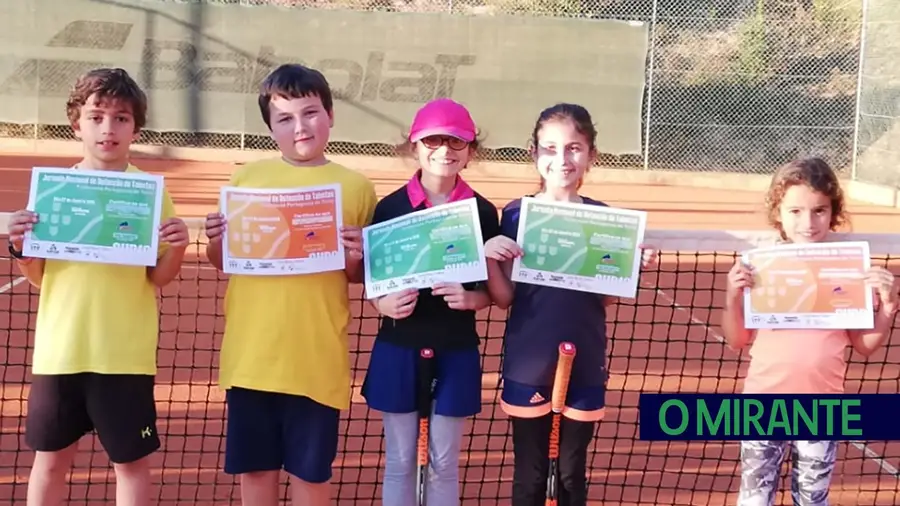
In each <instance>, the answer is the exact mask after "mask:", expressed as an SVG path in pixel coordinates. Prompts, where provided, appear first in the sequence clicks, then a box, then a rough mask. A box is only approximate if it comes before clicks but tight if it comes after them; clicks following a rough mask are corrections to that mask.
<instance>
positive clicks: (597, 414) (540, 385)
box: [485, 104, 656, 506]
mask: <svg viewBox="0 0 900 506" xmlns="http://www.w3.org/2000/svg"><path fill="white" fill-rule="evenodd" d="M596 136H597V132H596V130H595V129H594V125H593V122H592V121H591V116H590V113H588V111H587V110H586V109H584V108H583V107H581V106H579V105H574V104H558V105H555V106H553V107H550V108H548V109H546V110H544V111H543V112H541V115H540V117H539V118H538V121H537V124H536V125H535V127H534V132H533V134H532V150H533V156H534V159H535V163H536V165H537V170H538V172H539V173H540V176H541V188H540V191H539V192H538V193H537V194H535V195H533V197H535V198H537V199H542V200H547V201H554V202H576V203H582V204H588V205H595V206H605V205H606V204H604V203H603V202H600V201H596V200H593V199H590V198H588V197H583V196H581V195H579V194H578V190H579V188H580V187H581V183H582V180H583V177H584V174H585V172H586V171H587V170H588V169H589V168H590V166H591V164H592V163H593V161H594V160H595V158H596V149H595V138H596ZM520 205H521V200H520V199H517V200H514V201H512V202H510V203H509V204H507V206H506V207H505V208H504V209H503V215H502V217H501V219H500V233H501V235H499V236H497V237H495V238H493V239H491V240H489V241H488V242H487V243H486V244H485V255H486V256H487V257H488V272H489V273H490V280H489V281H488V290H489V291H490V293H491V298H492V299H493V300H494V302H495V303H496V304H497V305H498V306H499V307H500V308H503V309H506V308H507V307H510V306H511V309H510V313H509V317H508V319H507V324H506V335H505V337H504V352H503V353H504V356H503V393H502V397H501V406H502V408H503V410H504V411H505V412H506V413H507V414H508V415H509V416H510V418H511V420H512V429H513V453H514V461H515V463H514V474H513V505H514V506H541V505H543V504H544V499H545V497H546V485H547V470H548V467H549V465H548V453H549V437H550V424H551V420H552V418H551V414H550V395H551V390H552V384H553V377H554V374H555V370H556V362H557V357H558V353H557V349H558V347H559V344H560V343H561V342H563V341H569V342H572V343H573V344H575V347H576V349H577V355H576V357H575V361H574V363H573V367H572V375H571V379H570V383H569V389H568V394H567V397H566V408H565V410H564V411H563V419H562V426H561V429H560V431H561V440H560V455H559V473H560V480H559V484H560V486H559V504H560V506H582V505H585V504H586V503H587V484H586V483H587V479H586V478H587V477H586V475H587V470H586V463H587V448H588V444H589V443H590V442H591V439H592V438H593V436H594V428H595V424H596V422H597V421H598V420H600V419H601V418H603V409H604V404H605V403H604V398H605V394H606V379H607V373H606V342H607V339H606V337H607V336H606V308H607V306H609V305H610V304H612V303H613V302H614V299H613V297H609V296H604V295H598V294H592V293H586V292H580V291H575V290H566V289H562V288H552V287H544V286H537V285H531V284H525V283H519V284H515V283H513V282H512V281H510V271H511V269H512V261H513V260H514V259H515V257H517V256H521V255H523V254H524V253H523V251H522V248H520V247H519V245H518V244H517V243H516V232H517V230H518V227H519V213H520ZM642 249H643V255H642V267H643V268H647V267H649V266H650V265H652V264H653V263H655V261H656V252H655V251H653V249H652V248H650V247H645V246H643V245H642ZM497 274H501V275H497Z"/></svg>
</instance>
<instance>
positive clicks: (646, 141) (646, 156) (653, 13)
mask: <svg viewBox="0 0 900 506" xmlns="http://www.w3.org/2000/svg"><path fill="white" fill-rule="evenodd" d="M658 9H659V3H658V0H653V10H652V11H651V13H650V41H649V42H650V61H649V62H648V66H649V69H648V71H647V112H646V116H645V117H644V170H650V118H651V113H652V111H653V68H654V65H655V62H656V58H655V57H656V16H657V12H659V11H658Z"/></svg>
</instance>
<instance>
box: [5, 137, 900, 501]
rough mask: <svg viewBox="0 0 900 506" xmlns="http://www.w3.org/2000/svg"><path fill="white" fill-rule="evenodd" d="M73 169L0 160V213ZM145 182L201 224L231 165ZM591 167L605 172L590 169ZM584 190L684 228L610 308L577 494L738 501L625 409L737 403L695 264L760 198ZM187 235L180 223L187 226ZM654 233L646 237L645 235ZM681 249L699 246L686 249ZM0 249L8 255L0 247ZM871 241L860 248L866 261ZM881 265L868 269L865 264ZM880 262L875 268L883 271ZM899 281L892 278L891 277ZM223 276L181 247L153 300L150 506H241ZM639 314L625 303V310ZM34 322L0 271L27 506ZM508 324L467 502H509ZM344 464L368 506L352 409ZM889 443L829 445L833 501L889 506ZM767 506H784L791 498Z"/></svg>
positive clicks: (50, 162) (893, 380)
mask: <svg viewBox="0 0 900 506" xmlns="http://www.w3.org/2000/svg"><path fill="white" fill-rule="evenodd" d="M74 161H75V160H74V159H69V158H63V157H49V156H48V157H35V156H29V155H7V156H0V167H2V168H0V202H2V208H0V211H12V210H14V209H18V208H21V207H23V206H24V204H25V202H26V201H27V188H28V181H29V175H30V168H31V167H32V166H35V165H42V166H68V165H70V164H71V163H73V162H74ZM135 163H136V164H137V165H138V166H140V167H142V168H143V169H144V170H147V171H150V172H154V173H158V174H163V175H164V176H165V177H166V181H167V186H168V187H169V190H170V192H171V194H172V195H173V197H174V199H175V201H176V205H177V207H178V209H179V212H180V213H181V214H182V215H183V216H185V217H198V216H202V215H203V214H204V213H206V212H207V211H209V210H211V209H213V208H214V206H215V203H216V192H217V190H218V187H219V186H221V185H222V184H225V183H226V182H227V178H228V175H229V173H230V171H231V170H232V169H233V166H231V165H229V164H222V163H207V162H187V161H172V160H167V161H161V160H150V159H148V160H142V159H138V160H135ZM358 168H359V169H361V170H363V172H365V173H366V174H367V175H368V176H369V177H370V178H371V179H372V180H373V181H374V182H375V183H376V189H377V191H378V193H379V196H383V195H384V194H386V192H388V191H390V190H393V189H395V188H396V187H398V186H400V185H401V184H403V182H404V178H405V175H404V173H403V169H402V168H401V169H399V170H396V171H370V170H366V168H365V167H358ZM597 170H602V169H597ZM469 181H470V183H471V184H472V185H473V186H474V187H475V189H476V190H477V191H479V192H480V193H482V194H483V195H485V196H486V197H488V198H489V199H491V200H492V201H493V202H494V203H495V204H496V205H497V207H498V208H501V207H502V206H503V205H504V204H505V203H506V202H507V201H509V200H510V199H512V198H516V197H519V196H522V195H524V194H527V193H529V192H532V191H534V189H535V183H536V179H533V178H530V174H527V173H526V174H524V175H522V176H521V177H514V178H503V179H500V178H496V177H493V178H492V177H491V176H490V174H486V173H484V172H478V171H473V172H472V173H471V175H470V177H469ZM584 193H586V194H588V195H590V196H592V197H594V198H598V199H601V200H604V201H606V202H607V203H609V204H610V205H613V206H620V207H627V208H632V209H641V210H646V211H648V212H649V213H650V215H649V216H650V217H649V228H650V229H651V231H657V230H692V231H694V232H692V233H688V234H686V235H685V236H684V237H682V238H677V239H676V238H672V237H671V236H663V235H662V234H659V235H658V237H660V238H663V239H665V242H664V244H663V246H665V245H680V246H679V247H678V248H677V250H678V251H673V250H671V249H666V248H665V247H664V248H663V249H664V251H663V254H662V255H661V259H660V261H661V263H660V266H659V268H658V270H657V271H654V272H647V273H645V274H644V275H643V277H642V282H641V285H642V288H641V290H640V292H639V295H638V297H637V300H636V301H627V300H626V301H623V302H622V304H621V305H619V306H618V307H617V308H616V310H615V311H614V312H613V313H611V314H610V315H609V326H608V328H609V332H610V335H611V343H610V346H609V354H610V362H609V369H610V384H609V395H608V397H607V406H608V407H607V414H606V420H605V421H604V422H602V423H601V424H600V425H599V428H598V434H597V438H596V440H595V446H594V447H592V448H591V450H590V455H589V473H590V475H589V481H590V491H589V498H590V501H591V503H592V504H605V505H619V504H621V505H638V504H640V505H651V504H652V505H668V504H672V505H676V504H677V505H726V504H734V502H735V499H736V494H735V493H736V491H737V487H738V480H737V476H738V446H737V444H734V443H729V444H725V445H723V444H718V443H691V444H687V443H666V442H653V443H651V442H644V441H640V440H639V439H638V425H637V417H638V412H637V404H638V395H639V393H640V392H641V391H643V392H661V391H663V392H675V391H681V392H698V391H699V392H714V391H720V392H734V391H736V390H737V389H739V388H740V381H739V378H741V377H742V376H743V374H744V371H745V368H746V364H747V360H746V354H744V355H741V354H738V353H736V352H733V351H731V350H729V349H727V348H726V347H725V346H724V345H723V344H722V342H721V336H720V334H719V332H720V331H719V330H718V328H717V325H718V318H719V311H720V309H719V308H721V307H722V305H723V304H722V295H723V290H724V274H725V273H726V272H727V270H728V269H729V268H730V266H731V264H732V263H733V261H734V257H733V251H732V250H727V251H724V250H719V251H717V252H713V251H709V250H707V251H704V252H699V251H696V250H697V249H700V248H699V247H697V248H691V247H688V246H689V245H692V244H701V241H700V240H699V239H701V238H703V237H709V236H708V235H705V236H704V235H702V234H709V232H707V231H709V230H747V229H760V228H762V227H764V223H765V222H764V220H763V216H762V214H761V202H762V194H761V193H759V192H757V191H736V190H722V189H704V188H692V187H688V186H662V185H650V184H642V185H623V184H603V185H593V184H592V185H588V187H586V188H585V190H584ZM850 211H851V212H852V213H853V225H854V231H855V232H876V233H877V232H887V231H892V230H896V229H897V225H900V212H898V211H897V210H896V209H890V208H883V207H876V206H870V205H865V204H862V203H858V202H853V203H851V206H850ZM192 222H193V221H192ZM649 237H651V238H652V237H654V235H653V233H652V232H651V233H650V234H649ZM692 238H695V239H698V240H697V241H696V242H694V241H692ZM0 246H2V247H3V248H5V246H6V245H5V244H0ZM877 246H878V245H877V244H873V251H877V250H878V247H877ZM876 256H877V255H876ZM881 261H882V262H883V259H882V260H881ZM888 265H889V266H890V267H891V268H892V270H894V271H895V272H900V264H898V262H897V260H896V259H893V258H892V259H890V262H889V264H888ZM224 290H225V277H224V276H223V275H221V274H217V273H216V271H215V270H213V269H212V268H210V267H209V266H208V265H206V263H205V261H204V260H203V258H202V247H192V249H191V256H190V257H189V259H188V260H187V261H186V264H185V266H184V269H183V272H182V275H181V278H180V280H179V282H178V283H173V284H172V285H170V286H168V287H167V288H166V289H165V290H163V293H162V304H161V312H162V321H161V336H160V352H159V375H158V379H157V384H158V388H157V398H158V400H159V402H158V409H159V417H160V424H159V430H160V433H161V434H163V436H164V439H163V445H164V448H163V451H161V452H159V453H157V454H156V455H155V456H154V457H153V459H154V460H153V468H154V475H155V482H156V486H157V487H158V488H156V489H154V493H157V494H158V498H159V499H160V504H166V505H175V504H204V505H206V504H239V500H238V499H236V498H234V496H235V495H236V494H238V492H239V489H238V487H237V486H236V481H235V480H234V479H233V478H232V477H230V476H227V475H225V474H224V473H223V472H222V471H221V469H222V467H223V462H224V454H223V452H224V411H223V409H224V404H223V399H224V396H223V393H222V392H220V391H219V390H218V388H217V387H216V376H217V371H216V368H217V360H218V348H219V345H220V342H221V332H222V329H223V321H222V316H221V312H222V306H221V298H222V296H223V295H224ZM352 292H353V293H352V295H353V299H354V302H353V311H354V314H355V315H357V316H358V317H357V318H355V319H354V320H353V322H352V323H351V326H350V329H349V332H350V343H351V363H352V365H353V369H354V373H355V382H356V385H359V384H360V383H361V381H362V378H363V377H364V373H365V370H366V366H367V363H368V352H369V350H370V349H371V345H372V339H373V336H374V333H375V331H376V329H377V319H376V318H375V315H374V313H373V312H372V310H371V308H369V307H368V306H366V305H364V304H363V303H362V302H361V301H360V289H359V288H358V287H355V288H354V289H353V291H352ZM635 302H636V303H635ZM36 310H37V296H36V291H34V290H31V289H29V286H28V284H27V282H22V281H21V279H20V278H18V276H17V274H16V273H15V272H13V271H12V267H11V265H10V262H9V261H8V260H6V259H3V260H0V341H2V344H0V364H2V367H0V371H2V380H0V381H2V384H0V388H2V397H0V399H2V406H0V503H4V504H12V503H19V502H23V501H24V500H25V491H26V487H27V477H28V473H29V469H30V464H31V452H30V451H29V450H28V449H27V448H26V447H25V445H24V441H23V437H22V433H23V431H24V417H23V413H24V410H25V409H26V406H25V403H24V399H26V398H27V384H28V381H29V375H30V372H29V370H28V367H27V364H29V363H30V351H31V345H32V342H31V341H30V340H31V338H32V335H31V329H33V319H34V315H35V312H36ZM504 316H505V315H504V313H503V312H502V311H498V310H497V309H496V308H491V309H489V310H484V311H482V312H481V313H480V315H479V319H480V321H481V324H480V329H479V330H480V332H481V333H482V335H483V336H484V337H485V339H484V340H483V354H484V373H485V374H484V379H483V387H484V389H483V411H482V413H481V414H479V415H478V416H476V417H475V419H474V420H473V421H472V423H471V424H470V425H469V427H468V429H467V435H466V438H465V440H464V441H463V448H464V460H463V461H462V462H461V463H460V464H461V476H460V478H461V481H462V482H463V485H462V497H463V504H492V505H493V504H509V503H510V495H511V494H510V480H511V476H512V454H511V438H510V437H509V433H508V424H507V422H506V416H505V415H504V414H503V413H502V412H501V411H500V410H499V408H497V404H498V403H497V396H498V390H497V387H498V378H497V372H498V371H499V365H500V352H501V349H502V348H501V343H502V341H501V338H502V335H503V324H504ZM897 338H898V336H897V335H895V336H893V337H892V340H891V343H889V345H888V346H887V347H886V348H885V349H883V350H882V351H880V352H878V353H876V354H875V355H873V356H871V357H869V358H868V359H864V358H861V357H859V356H858V355H855V354H854V355H852V356H851V366H850V369H849V371H848V376H847V390H848V391H849V392H858V391H862V392H880V393H894V392H896V391H897V388H898V381H900V341H898V340H897ZM342 420H343V421H342V427H341V433H342V438H341V441H340V445H341V450H340V453H339V457H338V460H337V461H336V463H335V476H334V483H335V485H336V486H335V493H336V496H337V500H338V501H337V502H338V503H340V504H347V505H350V504H375V503H380V491H379V489H378V485H377V482H378V481H379V479H380V476H381V471H382V469H383V448H382V439H381V426H380V422H379V419H378V416H377V414H376V413H373V412H370V411H368V410H367V408H366V406H365V404H364V403H363V400H362V399H361V398H360V397H359V396H358V395H355V396H354V403H353V406H352V408H351V409H350V410H349V411H347V412H344V413H343V417H342ZM81 449H82V451H81V452H80V454H79V457H78V461H77V463H76V468H75V469H74V471H73V473H72V483H73V487H72V490H71V501H70V502H69V503H70V504H100V503H102V502H107V501H112V499H113V498H114V477H113V474H112V471H111V469H110V467H109V465H108V461H107V460H106V458H105V456H104V455H103V452H102V450H101V449H100V447H99V445H98V443H97V441H96V440H94V439H93V438H85V439H84V440H83V441H82V444H81ZM898 466H900V443H890V444H885V443H884V442H871V443H870V444H864V443H862V442H860V443H855V444H854V443H846V444H842V449H841V460H840V462H839V464H838V468H837V470H836V472H835V476H834V481H833V485H832V496H831V502H832V504H841V505H850V504H860V505H873V504H884V505H887V504H897V503H898V502H900V476H898V473H897V469H896V468H897V467H898ZM785 486H788V483H787V482H785V483H783V486H782V493H779V495H778V498H777V501H776V504H791V502H790V494H789V488H788V489H787V490H788V493H786V494H785V493H784V490H785Z"/></svg>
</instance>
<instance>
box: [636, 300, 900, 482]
mask: <svg viewBox="0 0 900 506" xmlns="http://www.w3.org/2000/svg"><path fill="white" fill-rule="evenodd" d="M651 289H653V290H655V291H656V293H657V295H659V296H660V297H661V298H662V299H663V300H665V301H666V302H667V303H668V304H671V306H672V307H673V308H675V309H676V310H679V311H683V312H685V313H686V314H687V315H688V317H689V318H690V319H691V322H693V323H694V324H697V325H700V326H701V327H703V328H704V329H706V332H707V334H709V335H711V336H713V337H715V338H716V340H717V341H719V342H721V343H722V344H725V346H726V348H727V349H729V350H732V351H735V352H736V350H733V349H732V348H731V347H730V346H728V344H727V343H726V342H725V337H724V336H723V335H722V334H720V333H718V332H716V331H715V330H713V329H712V327H710V326H709V325H708V324H707V323H705V322H703V321H702V320H700V319H699V318H697V317H696V316H694V313H693V312H691V310H690V309H689V308H686V307H684V306H682V305H681V304H679V303H677V302H675V297H674V296H670V295H669V294H667V293H666V292H665V291H664V290H662V289H660V288H651ZM850 444H851V445H853V447H854V448H856V449H857V450H859V451H861V452H862V453H863V455H864V456H865V457H868V458H869V459H871V460H872V461H873V462H875V463H876V464H878V467H880V468H881V469H882V470H883V471H884V472H885V473H887V474H889V475H891V476H893V477H894V478H897V479H898V480H900V470H898V469H897V468H896V467H894V465H893V464H891V463H890V462H888V461H887V459H885V458H884V457H882V456H881V455H879V454H878V452H876V451H875V450H873V449H871V448H869V446H868V444H867V443H866V442H865V441H850Z"/></svg>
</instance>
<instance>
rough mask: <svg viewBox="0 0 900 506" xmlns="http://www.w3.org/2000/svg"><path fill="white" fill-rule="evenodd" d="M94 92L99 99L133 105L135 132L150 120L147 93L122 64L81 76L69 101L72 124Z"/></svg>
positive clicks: (68, 111) (70, 94)
mask: <svg viewBox="0 0 900 506" xmlns="http://www.w3.org/2000/svg"><path fill="white" fill-rule="evenodd" d="M94 94H96V95H97V99H98V100H116V101H122V102H125V103H126V104H128V105H130V106H131V114H132V115H133V116H134V128H135V132H137V131H139V130H141V129H142V128H144V125H146V124H147V95H146V94H145V93H144V91H143V90H142V89H141V87H140V86H138V84H137V83H136V82H135V81H134V79H132V78H131V76H130V75H128V72H126V71H125V70H124V69H120V68H99V69H94V70H91V71H90V72H88V73H87V74H84V75H83V76H81V77H79V78H78V81H76V82H75V86H73V87H72V91H71V92H70V93H69V100H68V101H67V102H66V115H67V116H68V117H69V123H70V124H72V125H74V124H76V123H77V122H78V118H80V117H81V108H82V107H84V106H85V105H86V104H87V101H88V99H89V98H90V97H91V96H92V95H94Z"/></svg>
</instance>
